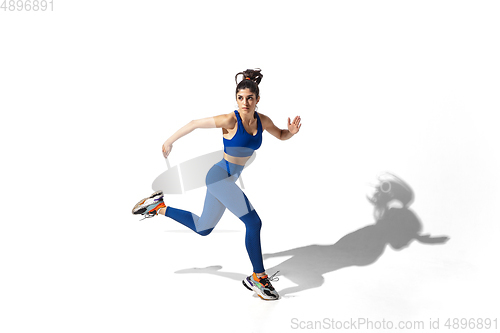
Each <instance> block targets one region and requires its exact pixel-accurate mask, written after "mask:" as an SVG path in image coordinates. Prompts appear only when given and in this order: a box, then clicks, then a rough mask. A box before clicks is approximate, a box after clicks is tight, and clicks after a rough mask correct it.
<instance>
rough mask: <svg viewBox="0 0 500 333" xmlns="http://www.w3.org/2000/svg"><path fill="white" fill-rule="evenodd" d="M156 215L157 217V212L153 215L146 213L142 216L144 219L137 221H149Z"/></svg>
mask: <svg viewBox="0 0 500 333" xmlns="http://www.w3.org/2000/svg"><path fill="white" fill-rule="evenodd" d="M156 215H158V211H157V210H155V212H154V214H152V213H149V212H148V213H146V214H144V217H143V218H142V219H140V220H139V221H142V220H144V219H149V218H151V217H155V216H156Z"/></svg>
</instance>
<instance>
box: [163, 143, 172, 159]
mask: <svg viewBox="0 0 500 333" xmlns="http://www.w3.org/2000/svg"><path fill="white" fill-rule="evenodd" d="M161 150H162V152H163V156H164V157H165V158H167V157H168V155H169V154H170V152H171V151H172V144H171V143H170V142H168V141H165V143H164V144H163V146H161Z"/></svg>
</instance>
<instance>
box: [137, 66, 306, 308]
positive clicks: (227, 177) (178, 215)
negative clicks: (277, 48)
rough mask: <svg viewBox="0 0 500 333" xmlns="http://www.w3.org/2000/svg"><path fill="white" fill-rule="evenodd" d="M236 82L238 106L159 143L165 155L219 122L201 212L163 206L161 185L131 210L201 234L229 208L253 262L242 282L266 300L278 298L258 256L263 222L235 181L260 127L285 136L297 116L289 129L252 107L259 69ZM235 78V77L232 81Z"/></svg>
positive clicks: (293, 129) (295, 127) (291, 125)
mask: <svg viewBox="0 0 500 333" xmlns="http://www.w3.org/2000/svg"><path fill="white" fill-rule="evenodd" d="M239 75H243V80H241V82H239V83H237V87H236V101H237V102H238V110H237V111H234V112H231V113H229V114H224V115H220V116H215V117H210V118H204V119H198V120H193V121H191V122H190V123H188V124H187V125H186V126H184V127H182V128H181V129H180V130H178V131H177V132H176V133H174V135H172V136H171V137H170V138H169V139H167V141H165V143H164V144H163V146H162V151H163V155H164V156H165V158H167V156H168V155H169V154H170V152H171V151H172V145H173V144H174V142H175V141H177V140H178V139H180V138H181V137H183V136H185V135H186V134H188V133H190V132H192V131H193V130H194V129H197V128H222V136H223V142H224V158H223V159H222V160H221V161H220V162H218V163H217V164H215V165H214V166H213V167H212V168H211V169H210V171H209V172H208V174H207V177H206V184H207V194H206V197H205V204H204V207H203V212H202V214H201V216H197V215H195V214H193V213H191V212H188V211H185V210H181V209H177V208H173V207H170V206H169V207H167V206H166V205H165V204H164V202H163V193H162V192H161V191H158V192H155V193H153V194H152V195H151V196H149V197H148V198H145V199H143V200H141V201H139V203H137V205H136V206H135V207H134V209H133V210H132V213H133V214H141V215H144V216H145V217H152V216H155V215H165V216H168V217H170V218H172V219H174V220H176V221H177V222H179V223H181V224H183V225H185V226H186V227H188V228H190V229H191V230H193V231H194V232H196V233H198V234H200V235H202V236H206V235H208V234H210V232H212V230H213V229H214V228H215V226H216V224H217V223H218V222H219V220H220V218H221V217H222V214H223V213H224V211H225V210H226V208H227V209H229V210H230V211H231V212H232V213H233V214H234V215H236V216H237V217H238V218H239V219H240V220H241V221H243V223H244V224H245V227H246V236H245V245H246V249H247V252H248V255H249V257H250V261H251V262H252V266H253V274H252V275H251V276H249V277H247V278H246V279H245V280H243V285H244V286H245V287H247V288H248V289H250V290H253V291H255V292H256V293H257V295H258V296H260V297H261V298H262V299H265V300H274V299H278V298H279V295H278V293H277V292H276V290H275V289H274V288H273V286H272V285H271V283H270V281H269V280H270V279H269V277H268V276H267V274H266V272H265V269H264V265H263V259H262V251H261V244H260V228H261V225H262V222H261V220H260V218H259V216H258V215H257V212H256V211H255V209H254V208H253V207H252V205H251V204H250V201H249V200H248V198H247V197H246V195H245V194H244V193H243V191H242V190H241V189H240V188H239V187H238V185H236V183H235V182H236V180H237V179H238V177H239V176H240V174H241V172H242V171H243V168H244V166H245V163H246V162H247V161H248V160H249V159H250V157H251V156H252V154H253V152H254V151H255V150H257V149H259V147H260V146H261V143H262V132H263V131H268V132H269V133H271V134H272V135H273V136H275V137H276V138H278V139H280V140H288V139H290V138H291V137H292V136H293V135H295V134H297V133H298V131H299V129H300V127H301V124H300V117H298V116H297V117H295V119H294V120H293V122H290V118H288V129H287V130H281V129H279V128H278V127H276V126H275V125H274V124H273V122H272V121H271V119H270V118H269V117H267V116H265V115H263V114H259V113H257V112H256V109H257V104H258V103H259V100H260V96H259V83H260V81H261V80H262V74H261V73H260V69H257V70H246V71H244V72H240V73H238V74H236V76H235V80H237V78H238V76H239ZM236 82H237V81H236Z"/></svg>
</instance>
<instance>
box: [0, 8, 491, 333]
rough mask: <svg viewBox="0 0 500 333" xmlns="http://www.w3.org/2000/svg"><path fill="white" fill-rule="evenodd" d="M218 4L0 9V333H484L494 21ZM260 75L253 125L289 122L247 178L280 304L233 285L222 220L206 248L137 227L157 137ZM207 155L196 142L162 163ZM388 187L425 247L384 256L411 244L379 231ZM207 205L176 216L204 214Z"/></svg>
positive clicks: (408, 11) (177, 199)
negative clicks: (405, 193) (384, 182)
mask: <svg viewBox="0 0 500 333" xmlns="http://www.w3.org/2000/svg"><path fill="white" fill-rule="evenodd" d="M277 3H278V2H276V4H277ZM208 4H209V2H195V3H192V4H189V6H188V4H187V3H186V4H184V5H174V4H171V3H169V2H155V1H146V2H143V3H141V4H140V5H139V4H137V6H131V5H130V4H123V2H117V1H107V2H100V3H97V2H96V3H95V4H86V5H85V7H82V6H77V4H76V3H72V2H66V3H64V4H63V3H56V7H54V11H53V12H44V13H42V12H39V13H34V12H31V13H27V12H17V13H16V12H8V11H6V12H5V13H3V12H2V13H1V14H0V15H2V18H1V19H0V31H5V32H6V31H8V33H3V34H2V36H1V38H2V43H1V45H2V50H5V51H2V53H1V54H0V60H1V61H2V63H3V64H4V66H3V67H4V69H3V70H2V72H3V73H2V75H1V76H0V91H2V93H1V95H2V98H1V99H0V109H1V112H2V123H1V127H2V131H1V141H0V142H1V148H2V153H3V154H2V155H3V157H4V159H3V160H4V162H2V172H1V176H0V177H1V184H2V186H1V192H0V193H1V202H2V204H1V209H2V212H3V215H2V219H1V224H0V253H1V255H0V267H1V268H0V286H1V287H0V313H1V319H0V331H1V332H8V333H14V332H23V333H24V332H38V331H44V332H45V331H46V332H49V331H50V332H54V333H55V332H72V333H76V332H148V333H154V332H166V331H168V332H170V331H172V330H175V331H176V332H204V331H210V332H212V331H216V330H218V331H219V332H235V331H237V332H272V331H275V332H289V331H290V332H295V331H310V330H313V331H330V330H332V326H333V328H337V330H340V329H339V328H340V326H337V325H341V326H342V327H341V328H342V329H341V330H342V331H348V330H353V331H354V330H356V331H374V330H377V331H394V330H396V331H408V332H413V331H415V332H416V331H430V330H431V329H432V330H433V331H436V332H445V331H453V330H455V329H461V328H466V330H464V331H473V330H474V328H473V327H472V325H473V324H476V328H475V329H479V325H480V324H482V325H483V327H484V328H483V330H485V328H487V327H490V329H488V330H485V331H491V332H493V331H498V325H500V323H498V321H499V320H500V313H499V311H498V309H500V301H499V296H500V288H499V287H498V281H499V280H500V273H499V269H498V253H499V245H498V239H499V237H500V227H499V225H498V222H499V220H500V219H499V218H500V212H499V209H498V202H499V200H500V176H499V173H498V170H499V169H500V154H499V153H498V142H499V139H500V134H499V131H498V117H497V113H498V112H499V111H500V102H499V98H498V92H499V91H500V83H499V82H500V81H499V80H498V78H499V77H500V65H499V64H500V63H499V62H498V60H497V59H500V48H499V46H498V43H496V41H497V40H498V37H499V31H500V26H499V25H500V23H499V21H498V19H497V18H498V14H499V6H498V4H496V3H495V2H488V1H484V2H481V3H477V2H472V1H461V2H456V1H453V2H450V1H442V2H439V3H435V2H420V3H418V4H417V3H415V4H410V3H406V2H393V1H377V2H356V3H354V2H336V3H335V4H333V5H332V4H330V2H327V1H320V2H318V3H316V4H314V5H310V6H309V5H308V6H305V5H301V4H299V3H297V4H295V3H294V4H290V3H289V2H287V6H284V4H285V3H282V4H280V5H276V4H275V3H274V2H273V4H272V5H270V4H269V3H265V4H264V3H262V4H260V3H258V4H257V3H256V4H255V5H256V6H255V8H257V9H258V10H257V9H255V10H254V11H252V10H251V9H248V8H247V7H245V6H244V5H243V4H238V5H234V4H233V3H223V2H216V3H211V4H210V5H208ZM151 8H157V10H152V9H151ZM254 16H255V18H256V22H255V23H251V22H254V21H253V20H252V19H251V18H252V17H254ZM4 18H5V19H4ZM252 67H261V68H262V72H263V74H264V79H263V81H262V84H261V102H260V103H259V111H260V112H262V113H263V114H266V115H268V116H270V117H271V118H272V119H273V121H274V122H275V124H276V125H277V126H278V127H280V128H286V123H287V118H288V117H294V116H295V115H301V117H302V121H303V127H302V129H301V131H300V133H299V134H298V135H297V136H295V137H293V138H292V139H291V140H289V141H285V142H280V141H278V140H276V139H275V138H273V137H272V136H270V135H269V134H265V135H264V142H263V145H262V147H261V149H259V151H258V152H257V156H256V159H255V161H254V162H253V163H252V164H251V165H250V166H249V167H248V168H247V169H246V170H245V171H244V173H243V182H244V187H245V192H246V194H247V195H248V197H249V198H250V200H251V202H252V204H253V206H254V207H255V208H256V209H257V211H258V213H259V215H260V217H261V218H262V220H263V229H262V246H263V252H264V257H265V261H264V263H265V266H266V268H267V269H268V272H269V273H271V274H272V273H274V272H275V271H276V270H280V274H279V275H278V276H279V281H277V282H275V283H274V285H275V287H276V288H277V290H278V291H279V292H281V294H282V298H281V299H280V300H279V301H274V302H265V301H262V300H261V299H259V298H258V297H256V296H255V295H254V294H253V293H252V292H250V291H248V290H247V289H245V288H244V287H243V286H242V285H241V279H242V278H243V277H244V276H245V275H248V274H250V273H251V265H250V262H249V260H248V257H247V254H246V251H245V247H244V236H245V234H244V226H243V224H242V223H241V222H240V221H239V220H237V219H236V218H235V217H234V216H231V214H230V213H226V215H224V217H223V219H222V220H221V222H220V223H219V225H218V226H217V228H216V230H215V231H214V232H213V233H212V234H211V235H210V236H208V237H200V236H198V235H196V234H194V233H192V232H190V231H189V230H187V229H186V228H184V227H183V226H181V225H178V224H177V223H176V222H174V221H172V220H169V219H168V218H163V217H155V218H153V219H148V220H144V221H139V218H137V217H136V216H133V215H132V214H130V211H131V209H132V207H133V205H134V204H135V203H136V202H137V201H138V200H139V199H140V198H141V197H144V196H146V195H149V194H150V192H151V191H152V189H151V187H152V184H153V181H154V180H155V179H156V177H157V176H158V175H160V174H161V173H163V172H164V171H165V170H166V169H167V166H166V163H165V160H164V159H163V157H162V155H161V150H160V149H161V145H162V144H163V142H164V140H165V139H167V138H168V137H169V136H170V135H171V134H172V133H173V132H174V131H176V130H177V129H178V128H180V127H181V126H183V125H184V124H185V123H187V122H188V121H190V120H191V119H197V118H202V117H209V116H213V115H216V114H221V113H228V112H231V111H232V110H234V107H235V103H234V101H233V98H234V97H233V94H234V87H235V86H234V81H233V77H234V74H236V73H237V72H238V71H241V70H244V69H246V68H252ZM221 146H222V139H221V135H220V130H214V129H212V130H197V131H195V132H193V133H191V134H190V135H188V136H187V137H185V138H182V139H181V140H179V141H178V142H177V143H176V144H175V145H174V149H173V151H172V155H171V156H170V158H169V163H170V166H171V167H174V166H176V165H179V164H181V163H182V162H184V161H188V160H190V159H193V158H196V157H197V156H201V155H203V154H207V153H210V152H213V151H216V150H219V149H221ZM381 172H392V173H394V174H396V175H398V176H399V177H401V178H402V179H403V180H404V181H406V182H407V183H408V184H409V185H410V186H411V188H412V189H413V191H414V194H415V200H414V202H413V203H412V204H411V206H410V207H408V210H406V211H405V214H406V215H405V216H407V217H408V216H410V218H411V219H412V221H413V222H414V223H417V224H418V223H420V224H421V227H422V230H421V232H420V235H430V237H431V238H433V239H434V240H435V241H436V243H435V244H425V243H422V242H419V241H417V240H415V238H414V237H413V240H412V241H411V242H410V243H409V244H408V246H405V247H402V248H400V249H397V248H396V249H395V248H393V247H391V246H390V245H389V243H392V244H394V243H396V242H397V241H398V240H401V238H402V237H403V235H404V234H405V233H406V232H407V230H406V229H404V228H403V229H401V230H399V227H396V228H395V229H394V230H389V229H383V228H381V227H380V226H378V225H376V224H375V222H376V221H375V219H374V217H373V214H372V213H373V212H372V210H373V209H372V208H373V207H372V206H371V205H370V203H369V202H368V201H367V199H366V195H367V194H368V193H370V191H371V187H370V184H373V183H375V182H376V177H377V175H379V174H380V173H381ZM204 190H205V189H204V188H198V189H195V190H191V191H187V192H185V193H184V194H172V195H168V196H166V201H167V204H168V205H171V206H173V207H178V208H183V209H189V210H192V211H194V212H196V213H198V214H199V213H200V212H201V209H202V205H203V197H204ZM396 220H397V219H396ZM396 220H394V221H392V222H397V221H396ZM393 225H394V224H393ZM446 239H448V240H447V241H445V240H446ZM448 320H449V322H448V324H449V325H451V327H447V325H446V323H447V321H448ZM438 321H439V322H438ZM488 323H489V325H488ZM400 324H402V325H404V326H405V327H406V329H398V325H400ZM391 325H392V326H391ZM462 325H464V326H462ZM391 327H392V329H390V328H391ZM495 327H496V329H495ZM454 328H455V329H454Z"/></svg>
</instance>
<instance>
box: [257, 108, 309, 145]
mask: <svg viewBox="0 0 500 333" xmlns="http://www.w3.org/2000/svg"><path fill="white" fill-rule="evenodd" d="M259 115H260V120H261V122H262V129H263V130H265V131H268V132H269V133H271V134H272V135H273V136H275V137H276V138H278V139H280V140H288V139H290V138H291V137H292V136H294V135H295V134H297V133H298V132H299V130H300V127H301V126H302V124H301V123H300V117H299V116H297V117H295V119H294V120H293V122H290V118H288V129H286V130H282V129H279V128H278V127H276V125H274V123H273V121H272V120H271V118H269V117H268V116H265V115H263V114H262V113H259Z"/></svg>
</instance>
